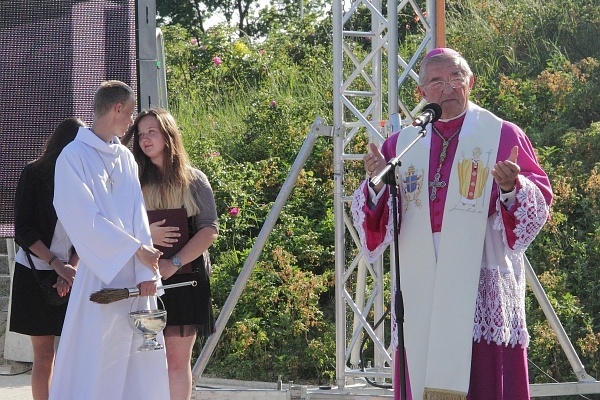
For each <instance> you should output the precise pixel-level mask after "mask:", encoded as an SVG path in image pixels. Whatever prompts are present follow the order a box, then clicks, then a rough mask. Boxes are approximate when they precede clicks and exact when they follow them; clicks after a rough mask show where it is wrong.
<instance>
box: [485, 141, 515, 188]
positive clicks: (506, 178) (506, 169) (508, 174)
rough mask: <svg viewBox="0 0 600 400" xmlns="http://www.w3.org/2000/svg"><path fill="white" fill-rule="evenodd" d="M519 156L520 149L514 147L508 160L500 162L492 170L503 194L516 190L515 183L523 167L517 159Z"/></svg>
mask: <svg viewBox="0 0 600 400" xmlns="http://www.w3.org/2000/svg"><path fill="white" fill-rule="evenodd" d="M518 156H519V148H518V147H517V146H515V147H513V148H512V150H511V152H510V156H509V157H508V160H506V161H498V162H497V163H496V164H495V165H494V168H493V169H492V176H493V177H494V179H495V180H496V183H497V184H498V186H499V187H500V189H502V191H503V192H505V193H508V192H512V191H513V189H514V188H515V181H516V179H517V176H519V172H521V167H519V164H517V157H518Z"/></svg>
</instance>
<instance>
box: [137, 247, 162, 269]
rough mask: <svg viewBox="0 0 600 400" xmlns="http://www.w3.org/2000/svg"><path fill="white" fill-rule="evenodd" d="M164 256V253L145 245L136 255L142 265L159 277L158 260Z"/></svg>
mask: <svg viewBox="0 0 600 400" xmlns="http://www.w3.org/2000/svg"><path fill="white" fill-rule="evenodd" d="M162 254H163V253H162V251H160V250H158V249H155V248H154V247H150V246H146V245H145V244H143V245H141V246H140V248H139V249H138V250H137V251H136V252H135V255H136V256H137V258H138V259H139V260H140V261H141V262H142V264H144V265H145V266H146V267H148V268H150V269H151V270H152V271H153V272H154V273H155V274H156V275H158V259H159V258H160V256H162Z"/></svg>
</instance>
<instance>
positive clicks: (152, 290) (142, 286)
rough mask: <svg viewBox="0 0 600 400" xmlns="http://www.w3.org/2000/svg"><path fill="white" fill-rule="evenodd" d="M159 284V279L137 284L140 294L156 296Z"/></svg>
mask: <svg viewBox="0 0 600 400" xmlns="http://www.w3.org/2000/svg"><path fill="white" fill-rule="evenodd" d="M157 286H158V282H157V281H144V282H140V283H139V284H138V285H137V287H138V289H139V290H140V296H154V295H155V294H156V288H157Z"/></svg>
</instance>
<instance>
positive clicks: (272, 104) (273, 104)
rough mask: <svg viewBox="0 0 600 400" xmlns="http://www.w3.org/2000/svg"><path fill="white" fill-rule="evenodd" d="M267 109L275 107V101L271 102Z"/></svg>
mask: <svg viewBox="0 0 600 400" xmlns="http://www.w3.org/2000/svg"><path fill="white" fill-rule="evenodd" d="M269 107H271V108H275V107H277V102H276V101H275V100H271V104H269Z"/></svg>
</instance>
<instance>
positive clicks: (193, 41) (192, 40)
mask: <svg viewBox="0 0 600 400" xmlns="http://www.w3.org/2000/svg"><path fill="white" fill-rule="evenodd" d="M190 43H191V44H193V45H194V46H196V45H197V44H198V39H196V38H191V39H190Z"/></svg>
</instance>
